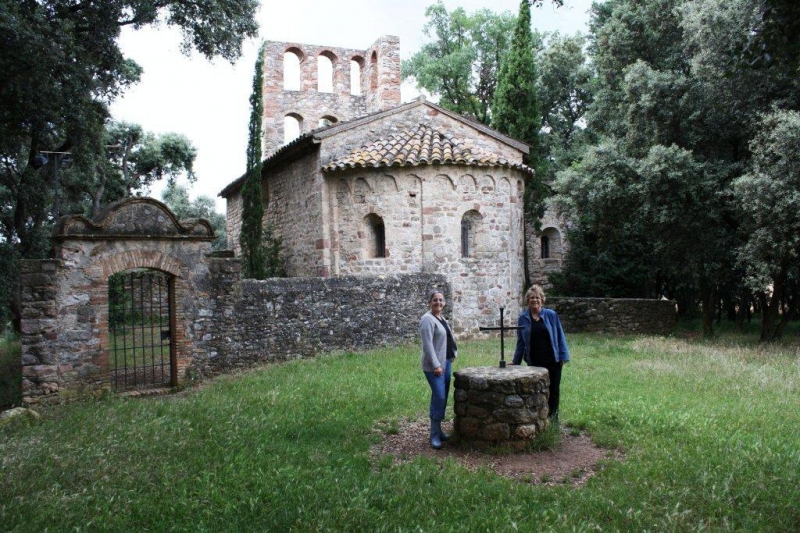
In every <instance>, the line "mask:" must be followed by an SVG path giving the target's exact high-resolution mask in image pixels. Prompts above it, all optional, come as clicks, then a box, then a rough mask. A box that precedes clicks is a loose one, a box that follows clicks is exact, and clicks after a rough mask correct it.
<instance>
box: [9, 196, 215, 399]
mask: <svg viewBox="0 0 800 533" xmlns="http://www.w3.org/2000/svg"><path fill="white" fill-rule="evenodd" d="M214 238H215V237H214V232H213V230H212V229H211V226H210V224H209V223H208V222H207V221H206V220H202V219H190V220H183V221H179V220H178V219H177V218H176V217H175V215H174V214H173V213H172V212H171V211H170V210H169V208H167V206H166V205H164V204H163V203H161V202H159V201H157V200H154V199H152V198H129V199H126V200H123V201H121V202H118V203H116V204H113V205H111V206H109V207H108V208H107V209H105V210H103V211H102V212H101V213H100V214H99V215H98V216H97V218H96V219H94V220H89V219H87V218H85V217H83V216H80V215H74V216H69V217H62V218H61V219H60V220H59V222H58V224H57V225H56V228H55V232H54V235H53V240H54V244H55V250H56V259H53V260H46V261H26V262H25V263H24V264H23V268H22V279H21V282H22V287H23V295H24V299H25V301H26V314H25V316H24V318H23V325H22V328H23V336H22V339H21V340H22V364H23V400H24V401H25V402H26V403H36V402H39V401H42V400H50V399H55V398H59V397H64V396H75V395H78V396H81V395H86V394H93V393H96V392H98V391H104V390H110V389H112V388H113V389H116V390H119V389H118V387H116V386H115V387H112V369H116V367H117V365H116V364H113V365H112V362H113V361H112V360H111V359H110V354H112V353H113V348H114V346H113V342H114V341H115V340H116V339H115V338H114V335H112V334H110V333H109V325H110V324H109V285H108V280H109V278H112V276H114V275H117V274H118V273H120V272H126V271H131V270H134V271H139V269H152V270H153V271H156V272H160V273H163V276H164V279H166V280H168V281H167V283H168V284H169V288H168V291H167V294H168V296H167V297H168V298H169V299H170V303H171V304H172V305H170V306H169V312H168V313H169V318H168V321H169V324H170V326H169V328H167V330H168V334H169V341H168V346H169V377H168V379H165V380H160V381H159V386H164V385H173V386H174V385H178V384H179V383H180V381H181V380H182V379H184V377H185V376H184V373H185V370H186V368H187V367H188V366H189V364H190V361H191V356H192V346H193V344H192V341H193V339H194V331H193V330H194V328H193V324H194V322H195V321H196V319H197V317H198V316H199V315H200V314H201V313H202V312H203V311H204V310H203V309H202V307H203V305H204V302H205V301H207V299H208V297H207V292H206V291H204V288H207V287H208V285H209V279H210V273H209V268H208V261H207V258H208V255H209V254H210V252H211V244H212V242H213V241H214ZM112 279H113V278H112ZM143 301H144V300H143ZM159 320H161V319H159ZM112 321H113V319H112ZM160 327H161V323H159V328H160ZM159 331H160V330H159ZM151 334H152V335H154V333H151ZM160 335H161V333H159V343H158V344H159V345H162V344H163V343H161V342H160ZM126 340H127V339H126ZM126 340H125V341H126ZM125 341H123V342H125ZM151 344H153V345H154V344H156V343H155V342H153V343H151ZM141 345H142V343H141V342H139V347H140V348H141ZM123 366H124V365H123ZM134 366H135V365H134ZM151 366H152V365H151ZM151 370H154V369H151ZM115 372H116V371H115ZM134 372H138V371H137V370H134ZM148 386H155V385H154V384H148ZM123 388H128V387H123Z"/></svg>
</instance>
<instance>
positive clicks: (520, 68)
mask: <svg viewBox="0 0 800 533" xmlns="http://www.w3.org/2000/svg"><path fill="white" fill-rule="evenodd" d="M536 78H537V72H536V62H535V61H534V39H533V33H532V31H531V6H530V4H529V3H528V1H527V0H522V1H521V2H520V6H519V14H518V15H517V21H516V26H514V34H513V37H512V39H511V48H510V50H509V52H508V55H507V56H506V57H505V58H503V61H502V63H501V64H500V73H499V75H498V79H497V90H496V91H495V95H494V102H493V104H492V127H494V128H496V129H497V130H499V131H501V132H503V133H505V134H506V135H509V136H511V137H513V138H515V139H519V140H520V141H522V142H524V143H526V144H528V145H530V147H531V153H530V155H529V157H530V160H531V161H532V162H533V164H532V166H533V167H536V163H537V162H538V160H539V156H540V154H539V130H540V129H541V127H542V108H541V103H540V102H539V94H538V90H537V86H536Z"/></svg>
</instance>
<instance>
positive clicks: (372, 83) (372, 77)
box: [369, 52, 378, 92]
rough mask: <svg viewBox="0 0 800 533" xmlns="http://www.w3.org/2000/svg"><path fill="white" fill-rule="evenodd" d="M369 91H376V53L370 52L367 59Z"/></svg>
mask: <svg viewBox="0 0 800 533" xmlns="http://www.w3.org/2000/svg"><path fill="white" fill-rule="evenodd" d="M369 70H370V73H369V90H370V91H371V92H375V91H377V90H378V52H372V56H371V57H370V58H369Z"/></svg>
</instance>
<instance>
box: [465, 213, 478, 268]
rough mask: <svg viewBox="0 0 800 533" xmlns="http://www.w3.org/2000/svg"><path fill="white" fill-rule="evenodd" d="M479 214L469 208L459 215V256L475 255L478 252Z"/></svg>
mask: <svg viewBox="0 0 800 533" xmlns="http://www.w3.org/2000/svg"><path fill="white" fill-rule="evenodd" d="M481 218H482V217H481V214H480V213H478V212H477V211H475V210H474V209H471V210H469V211H467V212H466V213H464V216H462V217H461V257H465V258H466V257H475V256H476V254H477V252H478V234H479V231H480V227H481Z"/></svg>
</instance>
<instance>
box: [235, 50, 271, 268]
mask: <svg viewBox="0 0 800 533" xmlns="http://www.w3.org/2000/svg"><path fill="white" fill-rule="evenodd" d="M263 83H264V47H263V46H262V47H261V49H259V52H258V59H256V66H255V74H254V75H253V92H252V93H251V94H250V125H249V132H248V139H247V170H246V178H245V182H244V185H243V186H242V229H241V233H240V234H239V244H240V245H241V247H242V260H243V270H244V275H245V276H246V277H249V278H253V279H264V278H266V277H267V272H266V269H267V267H266V256H265V253H264V247H263V245H262V243H263V239H264V200H263V192H262V184H261V180H262V176H261V120H262V115H263V109H264V104H263V101H262V87H263Z"/></svg>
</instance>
